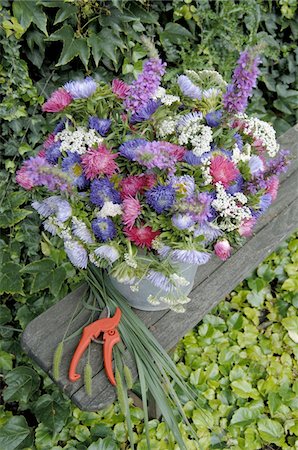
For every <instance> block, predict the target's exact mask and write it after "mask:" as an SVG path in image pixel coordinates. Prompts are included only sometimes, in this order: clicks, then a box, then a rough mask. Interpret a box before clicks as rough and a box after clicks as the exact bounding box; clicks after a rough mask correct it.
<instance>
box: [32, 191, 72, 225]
mask: <svg viewBox="0 0 298 450" xmlns="http://www.w3.org/2000/svg"><path fill="white" fill-rule="evenodd" d="M32 207H33V208H34V209H35V210H36V211H37V212H38V214H39V215H41V216H43V217H49V216H51V215H53V214H55V216H56V218H57V220H58V221H59V222H65V221H66V220H68V219H69V218H70V217H71V214H72V209H71V206H70V204H69V203H68V201H67V200H64V199H62V198H61V197H59V196H57V195H53V196H51V197H48V198H46V199H45V200H43V201H42V202H33V203H32Z"/></svg>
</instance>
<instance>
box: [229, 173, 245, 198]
mask: <svg viewBox="0 0 298 450" xmlns="http://www.w3.org/2000/svg"><path fill="white" fill-rule="evenodd" d="M243 185H244V179H243V177H242V176H241V175H239V176H238V177H237V178H236V180H235V183H233V184H232V185H231V186H229V187H228V188H227V189H226V191H227V192H228V193H229V194H231V195H233V194H236V192H242V191H243Z"/></svg>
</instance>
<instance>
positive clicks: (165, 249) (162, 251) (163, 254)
mask: <svg viewBox="0 0 298 450" xmlns="http://www.w3.org/2000/svg"><path fill="white" fill-rule="evenodd" d="M170 250H171V247H169V246H168V245H163V246H162V247H161V248H159V249H158V250H157V253H158V254H159V255H160V256H161V257H162V258H166V257H167V256H168V255H169V252H170Z"/></svg>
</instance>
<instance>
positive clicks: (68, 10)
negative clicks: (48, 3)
mask: <svg viewBox="0 0 298 450" xmlns="http://www.w3.org/2000/svg"><path fill="white" fill-rule="evenodd" d="M59 6H60V9H59V10H58V11H57V13H56V17H55V20H54V25H57V24H58V23H61V22H64V20H66V19H68V17H72V16H74V15H75V14H76V13H77V11H78V9H77V7H76V6H75V5H71V4H69V3H64V4H61V2H60V5H59Z"/></svg>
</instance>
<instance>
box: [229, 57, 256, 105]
mask: <svg viewBox="0 0 298 450" xmlns="http://www.w3.org/2000/svg"><path fill="white" fill-rule="evenodd" d="M260 62H261V60H260V58H259V57H255V56H254V55H253V53H252V52H249V51H247V50H246V51H244V52H242V53H241V54H240V58H239V60H238V62H237V67H236V69H235V70H234V73H233V77H232V83H231V84H229V85H228V87H227V91H226V93H225V94H224V97H223V104H224V108H225V109H226V110H227V111H228V112H230V113H241V112H243V111H244V110H245V109H246V107H247V103H248V98H249V97H250V96H251V94H252V90H253V88H254V87H255V86H256V83H257V77H258V75H259V73H260V72H259V69H258V65H259V64H260Z"/></svg>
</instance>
